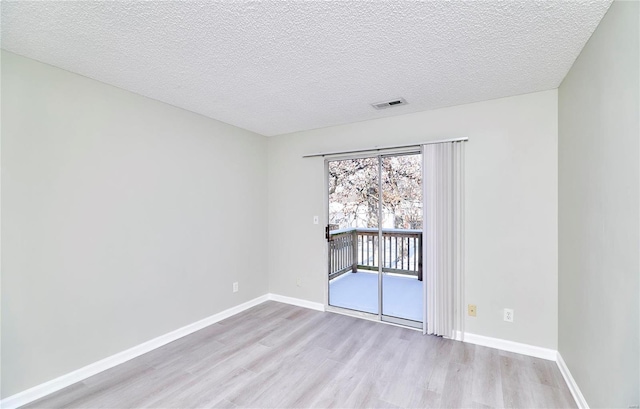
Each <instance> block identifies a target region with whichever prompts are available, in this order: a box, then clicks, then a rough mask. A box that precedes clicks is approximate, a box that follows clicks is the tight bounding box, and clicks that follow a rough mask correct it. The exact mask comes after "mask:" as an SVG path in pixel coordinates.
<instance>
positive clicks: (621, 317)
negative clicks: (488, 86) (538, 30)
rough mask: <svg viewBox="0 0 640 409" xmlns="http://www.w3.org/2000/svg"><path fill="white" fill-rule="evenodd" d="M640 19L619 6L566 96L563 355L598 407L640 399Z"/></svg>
mask: <svg viewBox="0 0 640 409" xmlns="http://www.w3.org/2000/svg"><path fill="white" fill-rule="evenodd" d="M639 20H640V3H638V2H618V1H616V2H614V3H613V5H612V6H611V8H610V9H609V11H608V13H607V14H606V15H605V17H604V19H603V20H602V22H601V23H600V26H599V27H598V28H597V30H596V31H595V33H594V34H593V36H592V37H591V39H590V40H589V42H588V43H587V45H586V46H585V48H584V50H583V51H582V54H581V55H580V57H579V58H578V59H577V60H576V62H575V63H574V65H573V67H572V68H571V70H570V71H569V74H568V75H567V77H566V78H565V79H564V81H563V83H562V85H561V86H560V89H559V351H560V353H561V354H562V357H563V358H564V360H565V362H566V363H567V365H568V367H569V369H570V370H571V373H572V375H573V377H574V378H575V380H576V382H577V383H578V385H579V387H580V389H581V390H582V392H583V394H584V396H585V398H586V400H587V402H588V403H589V405H590V406H591V407H607V408H611V407H624V408H627V407H631V405H637V404H638V403H639V400H640V398H639V396H638V393H639V391H640V387H639V386H640V380H639V377H640V375H639V372H638V371H639V365H638V363H639V359H640V358H639V351H638V350H639V348H640V338H639V329H638V325H639V317H638V299H639V298H640V294H639V283H638V277H639V276H640V264H639V250H640V236H639V233H640V228H639V226H640V219H639V216H640V210H639V209H640V200H639V189H640V169H639V163H640V125H639V123H640V118H639V115H640V105H639V97H638V94H639V87H640V84H639V77H640V74H639V72H640V71H639V68H640V67H639V58H640V56H639V55H638V54H639V48H640V44H639V40H638V36H639V34H640V33H639V29H638V26H639Z"/></svg>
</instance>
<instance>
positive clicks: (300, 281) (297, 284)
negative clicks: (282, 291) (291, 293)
mask: <svg viewBox="0 0 640 409" xmlns="http://www.w3.org/2000/svg"><path fill="white" fill-rule="evenodd" d="M296 286H298V287H302V280H301V279H300V277H297V278H296Z"/></svg>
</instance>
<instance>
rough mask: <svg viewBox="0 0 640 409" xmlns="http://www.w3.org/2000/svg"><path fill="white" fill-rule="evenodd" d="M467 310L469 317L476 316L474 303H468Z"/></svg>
mask: <svg viewBox="0 0 640 409" xmlns="http://www.w3.org/2000/svg"><path fill="white" fill-rule="evenodd" d="M467 310H468V312H469V316H470V317H475V316H476V306H475V305H474V304H469V305H468V306H467Z"/></svg>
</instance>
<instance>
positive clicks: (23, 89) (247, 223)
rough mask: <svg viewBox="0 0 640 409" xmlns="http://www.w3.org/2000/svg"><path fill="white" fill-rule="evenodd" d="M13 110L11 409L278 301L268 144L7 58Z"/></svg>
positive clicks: (6, 182) (8, 148) (5, 297)
mask: <svg viewBox="0 0 640 409" xmlns="http://www.w3.org/2000/svg"><path fill="white" fill-rule="evenodd" d="M2 102H3V104H2V239H3V240H2V368H1V369H2V396H3V397H6V396H9V395H12V394H14V393H17V392H20V391H22V390H24V389H27V388H29V387H32V386H34V385H37V384H40V383H42V382H45V381H48V380H50V379H52V378H55V377H57V376H59V375H62V374H65V373H68V372H70V371H72V370H74V369H78V368H79V367H82V366H84V365H86V364H90V363H93V362H95V361H98V360H100V359H102V358H105V357H107V356H110V355H112V354H114V353H117V352H120V351H122V350H125V349H127V348H129V347H132V346H134V345H137V344H140V343H142V342H144V341H147V340H149V339H151V338H154V337H156V336H159V335H162V334H165V333H167V332H170V331H172V330H175V329H177V328H179V327H181V326H184V325H186V324H190V323H193V322H195V321H197V320H199V319H201V318H204V317H207V316H209V315H211V314H214V313H217V312H219V311H221V310H224V309H226V308H229V307H232V306H234V305H237V304H240V303H242V302H244V301H247V300H249V299H252V298H255V297H257V296H260V295H263V294H265V293H266V292H267V290H268V288H267V278H268V277H267V273H266V269H264V268H263V267H264V265H265V263H266V259H267V254H266V249H265V246H264V243H265V242H266V228H267V223H266V214H267V213H266V207H265V205H264V198H265V197H266V194H267V192H266V185H267V179H266V171H267V163H266V138H264V137H262V136H259V135H256V134H253V133H251V132H248V131H244V130H241V129H238V128H236V127H233V126H230V125H226V124H223V123H220V122H217V121H214V120H212V119H208V118H205V117H202V116H199V115H196V114H193V113H190V112H187V111H184V110H182V109H178V108H175V107H172V106H169V105H166V104H163V103H160V102H157V101H154V100H150V99H148V98H144V97H141V96H139V95H135V94H132V93H130V92H127V91H123V90H121V89H117V88H114V87H111V86H108V85H105V84H103V83H100V82H97V81H94V80H91V79H88V78H85V77H81V76H79V75H76V74H72V73H69V72H66V71H63V70H60V69H57V68H54V67H51V66H48V65H44V64H41V63H38V62H35V61H33V60H29V59H25V58H22V57H19V56H16V55H13V54H10V53H6V52H2ZM234 281H238V282H239V283H240V291H239V292H238V293H235V294H234V293H232V291H231V290H232V283H233V282H234Z"/></svg>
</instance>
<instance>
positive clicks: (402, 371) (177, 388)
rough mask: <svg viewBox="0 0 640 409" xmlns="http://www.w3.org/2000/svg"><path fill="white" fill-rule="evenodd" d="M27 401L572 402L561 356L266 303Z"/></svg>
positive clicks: (231, 404) (41, 404)
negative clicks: (511, 349) (560, 365)
mask: <svg viewBox="0 0 640 409" xmlns="http://www.w3.org/2000/svg"><path fill="white" fill-rule="evenodd" d="M27 407H28V408H92V409H93V408H114V409H116V408H117V409H124V408H166V409H169V408H439V407H447V408H457V407H464V408H500V407H507V408H512V407H513V408H516V407H518V408H523V407H531V408H548V409H552V408H566V407H570V408H573V407H576V405H575V402H574V401H573V398H572V397H571V393H570V392H569V389H568V388H567V386H566V384H565V383H564V380H563V378H562V375H561V374H560V372H559V370H558V368H557V366H556V364H555V362H551V361H545V360H541V359H537V358H531V357H527V356H523V355H518V354H513V353H509V352H504V351H497V350H494V349H490V348H485V347H480V346H476V345H471V344H465V343H461V342H457V341H452V340H448V339H444V338H441V337H435V336H423V335H422V334H421V333H420V332H417V331H413V330H411V329H406V328H400V327H396V326H391V325H386V324H381V323H376V322H371V321H366V320H361V319H357V318H354V317H348V316H344V315H339V314H332V313H322V312H318V311H313V310H309V309H304V308H301V307H294V306H290V305H286V304H281V303H277V302H272V301H270V302H265V303H262V304H260V305H258V306H256V307H253V308H251V309H248V310H246V311H243V312H242V313H240V314H238V315H235V316H233V317H230V318H228V319H226V320H223V321H220V322H219V323H216V324H213V325H211V326H208V327H207V328H204V329H202V330H200V331H197V332H195V333H193V334H191V335H189V336H186V337H183V338H181V339H179V340H176V341H174V342H171V343H169V344H167V345H165V346H163V347H161V348H158V349H156V350H154V351H151V352H150V353H148V354H145V355H142V356H140V357H138V358H136V359H133V360H131V361H128V362H126V363H124V364H122V365H119V366H117V367H114V368H111V369H109V370H107V371H104V372H102V373H100V374H97V375H95V376H92V377H90V378H88V379H85V380H84V381H83V382H79V383H77V384H74V385H71V386H70V387H68V388H65V389H63V390H61V391H58V392H56V393H54V394H52V395H50V396H47V397H45V398H42V399H40V400H38V401H36V402H33V403H32V404H30V405H28V406H27Z"/></svg>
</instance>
